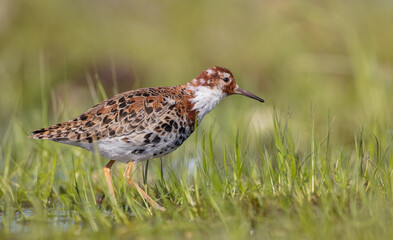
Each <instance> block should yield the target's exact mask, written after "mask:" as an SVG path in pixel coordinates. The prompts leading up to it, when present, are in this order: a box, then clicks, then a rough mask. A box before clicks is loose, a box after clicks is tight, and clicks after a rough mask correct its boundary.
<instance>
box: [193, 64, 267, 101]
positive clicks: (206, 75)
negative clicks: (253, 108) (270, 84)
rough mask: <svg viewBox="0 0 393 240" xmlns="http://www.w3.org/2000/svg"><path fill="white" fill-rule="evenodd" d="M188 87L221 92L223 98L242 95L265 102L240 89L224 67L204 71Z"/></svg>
mask: <svg viewBox="0 0 393 240" xmlns="http://www.w3.org/2000/svg"><path fill="white" fill-rule="evenodd" d="M188 85H189V86H191V87H206V88H209V89H211V90H216V91H220V92H221V93H222V94H223V97H225V96H229V95H233V94H240V95H243V96H246V97H249V98H253V99H255V100H258V101H260V102H264V100H263V99H262V98H260V97H257V96H255V95H254V94H252V93H250V92H249V91H246V90H244V89H242V88H240V87H239V85H237V83H236V82H235V78H234V77H233V74H232V73H231V71H229V70H228V69H226V68H223V67H212V68H209V69H207V70H205V71H203V72H202V73H201V74H199V76H198V77H196V78H194V79H193V80H192V81H191V82H189V83H188Z"/></svg>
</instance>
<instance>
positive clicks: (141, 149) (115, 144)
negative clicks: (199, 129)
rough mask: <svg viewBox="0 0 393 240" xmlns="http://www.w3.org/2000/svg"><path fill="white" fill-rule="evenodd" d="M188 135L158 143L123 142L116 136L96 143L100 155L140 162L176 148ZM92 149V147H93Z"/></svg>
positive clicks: (123, 160) (165, 153)
mask: <svg viewBox="0 0 393 240" xmlns="http://www.w3.org/2000/svg"><path fill="white" fill-rule="evenodd" d="M187 137H188V136H181V137H178V138H174V139H168V140H167V141H161V142H159V143H149V144H143V143H140V142H138V141H136V142H124V141H122V140H120V139H117V138H112V139H107V140H102V141H99V142H98V143H97V147H96V149H98V151H99V153H100V155H101V156H103V157H105V158H108V159H111V160H117V161H122V162H129V161H133V162H140V161H145V160H149V159H153V158H157V157H161V156H164V155H167V154H169V153H171V152H173V151H174V150H176V149H177V148H178V147H179V146H180V145H181V144H182V143H183V142H184V141H185V140H186V139H187ZM93 150H94V149H93Z"/></svg>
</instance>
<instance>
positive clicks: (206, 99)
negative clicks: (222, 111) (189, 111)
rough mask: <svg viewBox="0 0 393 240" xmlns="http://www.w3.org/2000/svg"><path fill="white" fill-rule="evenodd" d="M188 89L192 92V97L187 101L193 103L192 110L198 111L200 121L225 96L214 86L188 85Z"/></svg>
mask: <svg viewBox="0 0 393 240" xmlns="http://www.w3.org/2000/svg"><path fill="white" fill-rule="evenodd" d="M188 89H189V90H190V91H192V93H193V97H192V98H190V99H189V101H191V102H192V103H193V105H194V107H193V110H196V111H197V112H198V114H197V118H198V122H201V121H202V119H203V117H204V116H205V115H206V114H208V113H209V112H210V111H211V110H213V108H214V107H215V106H216V105H217V104H218V103H219V102H220V101H221V100H222V99H223V98H224V97H226V96H227V95H226V94H225V93H223V92H222V91H221V90H219V89H217V88H216V87H213V88H210V87H208V86H188Z"/></svg>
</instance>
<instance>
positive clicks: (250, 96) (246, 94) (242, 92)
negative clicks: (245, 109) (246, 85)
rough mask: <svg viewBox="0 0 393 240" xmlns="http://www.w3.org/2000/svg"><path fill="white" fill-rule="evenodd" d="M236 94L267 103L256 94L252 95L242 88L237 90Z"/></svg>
mask: <svg viewBox="0 0 393 240" xmlns="http://www.w3.org/2000/svg"><path fill="white" fill-rule="evenodd" d="M234 94H240V95H243V96H246V97H249V98H253V99H255V100H258V101H260V102H264V101H265V100H263V99H262V98H260V97H257V96H255V95H254V94H252V93H250V92H249V91H246V90H244V89H242V88H239V87H237V88H235V90H234Z"/></svg>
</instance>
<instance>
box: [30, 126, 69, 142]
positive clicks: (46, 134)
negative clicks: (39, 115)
mask: <svg viewBox="0 0 393 240" xmlns="http://www.w3.org/2000/svg"><path fill="white" fill-rule="evenodd" d="M30 133H31V135H29V138H35V139H58V138H59V137H61V134H62V131H61V124H56V125H53V126H50V127H47V128H41V129H37V130H34V131H32V132H30Z"/></svg>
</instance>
